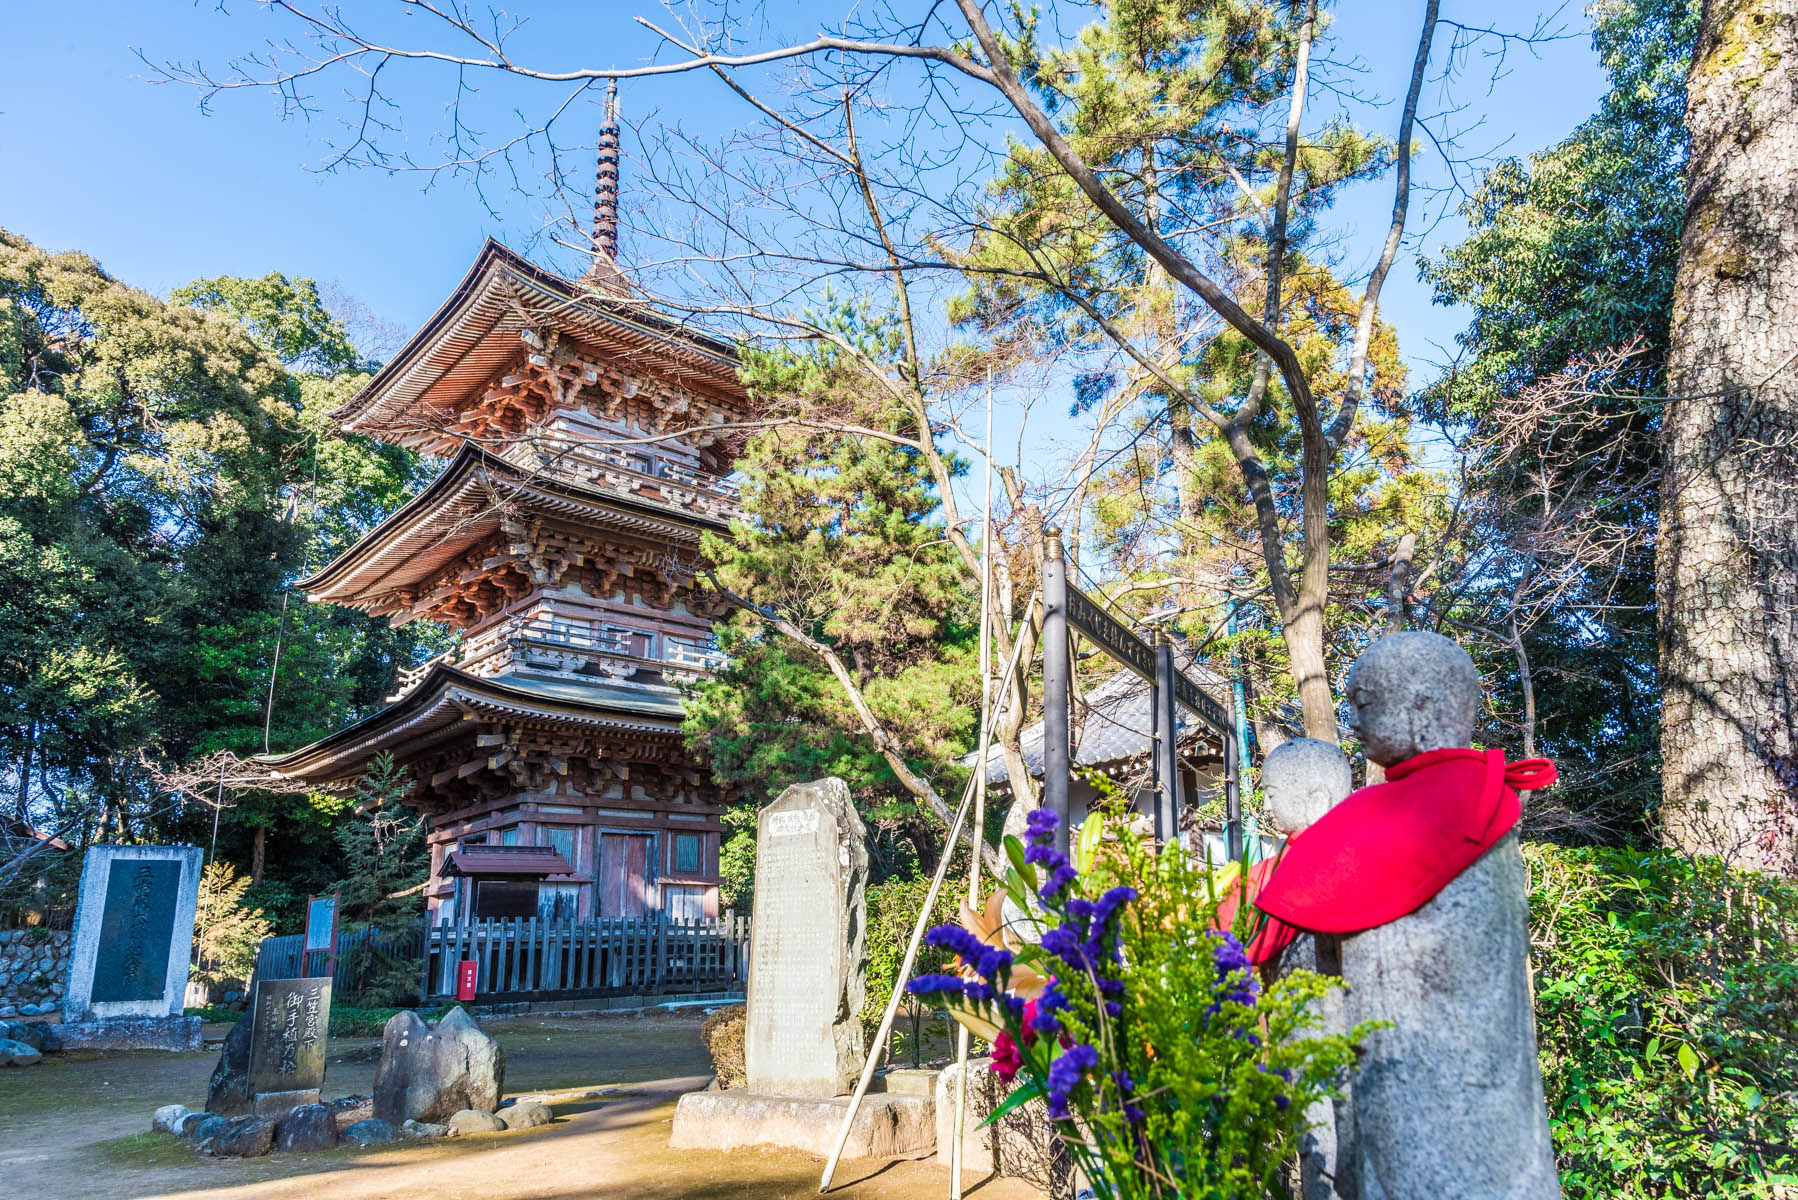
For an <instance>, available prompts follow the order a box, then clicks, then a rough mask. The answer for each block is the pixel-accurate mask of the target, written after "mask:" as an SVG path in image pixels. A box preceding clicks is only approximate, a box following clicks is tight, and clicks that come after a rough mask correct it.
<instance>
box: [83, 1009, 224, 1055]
mask: <svg viewBox="0 0 1798 1200" xmlns="http://www.w3.org/2000/svg"><path fill="white" fill-rule="evenodd" d="M50 1028H51V1029H52V1030H54V1031H55V1033H56V1036H57V1037H58V1038H61V1039H62V1048H63V1049H64V1050H199V1049H201V1048H202V1045H201V1038H200V1018H198V1017H112V1018H109V1019H107V1020H104V1021H68V1022H65V1023H63V1024H61V1025H52V1026H50Z"/></svg>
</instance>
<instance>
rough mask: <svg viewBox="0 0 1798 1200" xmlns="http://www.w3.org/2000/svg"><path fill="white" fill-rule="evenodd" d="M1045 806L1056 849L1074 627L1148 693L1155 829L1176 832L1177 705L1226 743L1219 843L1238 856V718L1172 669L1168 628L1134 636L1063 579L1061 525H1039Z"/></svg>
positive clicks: (1066, 775) (1065, 779)
mask: <svg viewBox="0 0 1798 1200" xmlns="http://www.w3.org/2000/svg"><path fill="white" fill-rule="evenodd" d="M1042 572H1043V806H1044V807H1045V808H1047V809H1048V810H1049V811H1050V812H1052V813H1054V814H1055V815H1056V816H1057V817H1058V818H1060V820H1059V822H1058V823H1057V824H1056V828H1055V838H1056V842H1055V845H1056V848H1057V849H1058V850H1060V851H1062V852H1063V853H1066V852H1067V848H1068V783H1069V780H1070V778H1071V773H1072V772H1071V768H1072V751H1071V747H1070V746H1069V738H1068V697H1069V693H1070V690H1071V681H1072V675H1073V659H1072V653H1071V647H1070V642H1069V639H1070V636H1071V634H1072V633H1079V634H1081V635H1083V636H1084V637H1086V638H1087V639H1088V640H1089V641H1091V642H1092V643H1093V644H1094V645H1096V646H1098V647H1099V649H1101V650H1103V651H1105V653H1107V654H1109V655H1110V656H1111V657H1112V658H1115V659H1116V660H1117V661H1118V662H1120V663H1122V664H1123V665H1124V666H1126V667H1129V668H1130V669H1131V670H1132V671H1135V672H1136V673H1137V674H1138V675H1140V676H1142V677H1143V678H1144V679H1145V680H1147V681H1148V682H1149V684H1150V685H1151V686H1152V688H1153V689H1154V690H1153V691H1152V693H1151V703H1150V711H1151V713H1152V718H1151V729H1152V732H1153V735H1154V750H1153V753H1152V754H1151V757H1150V761H1151V763H1152V764H1153V770H1154V780H1155V793H1156V796H1155V836H1156V837H1157V838H1158V839H1160V840H1162V841H1168V840H1172V839H1174V838H1176V837H1178V836H1179V831H1180V823H1179V822H1180V808H1181V797H1180V769H1179V752H1178V741H1179V737H1178V730H1179V724H1178V721H1177V719H1176V716H1175V712H1174V708H1175V705H1179V706H1180V707H1182V708H1185V709H1186V710H1187V711H1189V712H1191V713H1192V714H1193V715H1194V716H1196V717H1198V718H1199V720H1200V721H1202V722H1204V723H1205V725H1207V726H1208V727H1210V728H1211V729H1212V730H1213V731H1214V732H1215V733H1217V734H1218V737H1219V740H1220V741H1221V742H1222V743H1223V747H1224V844H1225V847H1226V849H1227V850H1228V852H1229V855H1230V857H1231V858H1233V859H1234V858H1240V857H1241V855H1242V786H1241V779H1240V773H1241V764H1240V763H1239V762H1238V761H1237V759H1238V754H1237V748H1236V732H1235V722H1234V721H1233V719H1232V716H1231V713H1230V711H1229V710H1228V709H1226V708H1225V707H1224V706H1223V705H1222V704H1219V703H1218V702H1217V701H1216V700H1215V699H1213V698H1212V697H1210V696H1208V695H1206V694H1205V693H1204V692H1202V691H1200V690H1199V686H1198V685H1197V684H1195V683H1194V682H1193V681H1192V680H1191V679H1189V678H1187V677H1186V675H1185V674H1184V673H1182V672H1180V671H1178V670H1176V669H1175V666H1174V647H1173V643H1172V641H1171V640H1170V639H1169V638H1168V636H1167V633H1166V631H1165V630H1160V631H1158V632H1157V637H1156V644H1155V645H1153V646H1151V645H1150V644H1149V643H1147V642H1145V641H1143V640H1142V639H1141V638H1139V637H1137V636H1136V635H1135V634H1134V633H1132V632H1130V630H1129V629H1127V628H1125V627H1124V626H1123V625H1122V624H1120V623H1119V622H1117V621H1116V620H1114V619H1113V618H1112V617H1110V616H1109V615H1107V614H1106V613H1105V611H1104V610H1103V609H1101V608H1100V607H1099V606H1098V604H1096V603H1094V601H1093V599H1092V598H1091V597H1090V596H1088V595H1087V594H1086V593H1085V592H1082V591H1081V590H1080V589H1079V588H1077V587H1074V586H1072V585H1071V584H1069V583H1068V569H1067V562H1066V560H1065V558H1064V555H1063V550H1062V543H1061V530H1059V529H1054V528H1050V529H1045V530H1044V531H1043V566H1042Z"/></svg>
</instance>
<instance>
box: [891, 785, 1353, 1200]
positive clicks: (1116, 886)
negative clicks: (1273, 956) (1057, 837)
mask: <svg viewBox="0 0 1798 1200" xmlns="http://www.w3.org/2000/svg"><path fill="white" fill-rule="evenodd" d="M1055 824H1056V818H1055V815H1054V814H1053V813H1051V812H1048V811H1047V810H1042V809H1039V810H1037V811H1036V812H1033V813H1031V814H1030V823H1029V827H1028V845H1026V844H1023V843H1020V842H1019V841H1018V839H1016V838H1006V839H1005V852H1006V855H1007V857H1008V858H1009V860H1010V864H1011V865H1010V868H1009V869H1008V870H1007V871H1006V873H1005V879H1004V887H1003V889H1002V890H1001V891H1000V892H997V893H995V894H994V896H993V898H992V900H991V901H990V902H989V903H988V904H987V905H986V906H985V907H984V909H983V910H981V911H979V912H974V911H971V910H969V909H967V908H966V907H965V906H964V909H963V923H962V924H960V925H939V926H937V927H936V928H934V929H932V930H931V931H930V932H929V933H928V934H927V935H926V940H927V941H928V942H929V943H930V944H931V945H933V946H937V947H940V948H942V949H945V950H948V951H950V952H952V953H953V954H955V955H956V958H957V966H956V970H955V972H954V973H952V974H940V975H925V976H920V977H919V978H916V979H913V980H912V981H911V983H910V987H911V990H912V991H913V992H914V993H917V994H919V995H920V996H924V997H929V998H932V999H933V1000H934V1001H935V1002H936V1003H939V1004H941V1005H943V1006H944V1007H945V1008H947V1009H948V1010H949V1012H950V1013H951V1014H952V1015H953V1016H954V1017H955V1018H956V1019H957V1020H959V1021H961V1022H962V1024H964V1025H966V1026H967V1027H968V1028H969V1030H970V1031H971V1032H973V1033H974V1034H975V1035H976V1036H977V1037H980V1038H983V1039H984V1040H986V1041H988V1042H990V1043H991V1045H992V1069H993V1071H994V1073H995V1074H996V1075H998V1076H999V1078H1000V1079H1001V1080H1003V1081H1004V1082H1006V1083H1008V1084H1013V1085H1015V1086H1014V1087H1013V1089H1012V1091H1011V1092H1010V1093H1009V1094H1008V1095H1007V1096H1006V1097H1005V1099H1004V1100H1003V1101H1002V1102H1001V1103H1000V1105H999V1106H998V1108H997V1109H995V1110H994V1112H993V1114H992V1115H991V1116H990V1117H989V1118H988V1123H989V1124H990V1123H992V1122H994V1121H997V1120H999V1119H1000V1118H1002V1117H1004V1116H1005V1115H1006V1114H1008V1113H1010V1112H1011V1111H1013V1110H1014V1109H1016V1108H1017V1107H1019V1106H1021V1105H1023V1104H1026V1103H1029V1102H1031V1101H1033V1100H1039V1099H1040V1100H1041V1101H1042V1102H1043V1103H1044V1105H1045V1107H1046V1109H1047V1113H1048V1117H1049V1119H1050V1120H1051V1121H1052V1122H1053V1123H1054V1126H1055V1128H1056V1130H1057V1132H1058V1134H1059V1136H1060V1138H1061V1139H1062V1142H1063V1143H1064V1144H1065V1145H1066V1147H1067V1150H1068V1152H1069V1154H1070V1156H1071V1157H1072V1159H1073V1161H1074V1164H1075V1165H1076V1166H1077V1167H1078V1168H1079V1169H1080V1170H1081V1172H1082V1173H1083V1174H1084V1175H1085V1177H1086V1179H1087V1182H1088V1185H1089V1186H1090V1187H1091V1188H1092V1189H1093V1191H1094V1192H1095V1193H1096V1194H1097V1195H1098V1196H1100V1197H1105V1198H1112V1200H1137V1198H1146V1197H1155V1198H1158V1200H1163V1198H1171V1197H1207V1198H1220V1200H1221V1198H1235V1197H1255V1198H1260V1197H1264V1196H1267V1195H1269V1194H1273V1193H1276V1192H1277V1191H1279V1190H1281V1188H1282V1178H1283V1172H1284V1170H1285V1166H1286V1164H1287V1162H1288V1161H1289V1160H1290V1159H1291V1158H1292V1157H1293V1156H1294V1155H1295V1154H1296V1152H1297V1149H1298V1141H1299V1138H1300V1136H1301V1135H1302V1134H1303V1133H1304V1131H1305V1129H1306V1127H1307V1122H1306V1117H1305V1110H1306V1109H1307V1108H1308V1107H1309V1106H1310V1105H1311V1104H1313V1103H1314V1102H1315V1101H1318V1100H1320V1099H1323V1098H1324V1097H1326V1096H1330V1095H1333V1094H1335V1091H1334V1089H1336V1088H1337V1087H1338V1086H1339V1084H1340V1082H1341V1080H1342V1078H1343V1076H1344V1075H1345V1073H1346V1072H1347V1070H1348V1068H1349V1067H1350V1066H1351V1065H1352V1063H1353V1062H1354V1055H1355V1044H1356V1043H1357V1042H1358V1041H1359V1040H1360V1038H1362V1037H1363V1036H1365V1034H1366V1032H1367V1029H1365V1028H1360V1029H1356V1030H1353V1031H1350V1032H1349V1033H1348V1034H1347V1035H1336V1036H1327V1035H1324V1034H1322V1033H1320V1032H1318V1027H1319V1026H1320V1024H1321V1018H1320V1017H1319V1015H1318V1007H1319V1006H1318V1005H1317V1004H1316V1001H1318V1000H1319V999H1320V998H1321V997H1322V996H1323V995H1324V994H1325V993H1326V992H1327V991H1328V990H1329V989H1330V988H1331V987H1333V986H1340V982H1339V981H1331V980H1326V979H1325V978H1323V977H1322V976H1319V975H1317V974H1315V973H1313V972H1309V971H1288V972H1286V973H1284V974H1282V975H1281V976H1280V977H1279V978H1278V980H1277V981H1275V982H1273V983H1271V984H1266V985H1264V984H1263V983H1262V982H1261V981H1260V980H1259V979H1258V978H1257V977H1256V973H1255V971H1254V969H1253V968H1252V967H1251V966H1250V964H1249V962H1248V959H1247V957H1246V955H1245V954H1244V953H1243V944H1244V942H1245V941H1248V940H1249V939H1250V938H1252V937H1253V935H1254V933H1255V932H1256V930H1255V929H1254V928H1253V925H1254V923H1255V921H1256V919H1257V916H1258V914H1255V912H1254V910H1253V908H1252V907H1251V906H1249V905H1246V904H1243V905H1238V906H1234V907H1235V908H1236V909H1237V912H1236V916H1235V925H1234V927H1233V928H1231V929H1219V928H1217V927H1216V922H1217V913H1218V909H1219V904H1220V901H1221V900H1222V899H1224V898H1225V896H1226V895H1228V894H1229V893H1230V890H1231V889H1232V888H1233V887H1235V886H1237V871H1238V867H1237V865H1236V864H1232V865H1231V866H1230V867H1229V868H1227V869H1226V870H1225V871H1224V872H1222V873H1221V874H1218V875H1214V874H1213V873H1212V872H1211V871H1210V870H1209V869H1207V867H1206V866H1205V865H1204V864H1203V863H1199V862H1194V861H1193V860H1192V859H1191V858H1189V857H1188V856H1187V855H1186V854H1185V853H1183V852H1181V851H1180V850H1178V849H1177V848H1169V849H1168V850H1166V851H1163V852H1157V851H1156V849H1155V847H1154V845H1153V843H1152V842H1150V841H1148V840H1147V839H1145V838H1143V837H1142V836H1140V835H1138V834H1135V833H1132V832H1131V831H1130V830H1129V829H1127V828H1124V829H1116V828H1114V829H1112V830H1107V829H1106V828H1105V822H1104V819H1103V818H1102V817H1099V816H1094V817H1092V818H1089V820H1088V821H1087V822H1086V824H1085V825H1084V826H1083V827H1082V829H1081V833H1080V838H1079V840H1078V845H1077V848H1076V851H1075V861H1073V862H1070V861H1069V860H1068V858H1067V857H1066V856H1065V855H1063V854H1061V853H1060V852H1059V851H1057V850H1056V849H1055V848H1054V833H1055ZM1007 912H1009V913H1010V914H1011V919H1010V920H1007V919H1005V914H1006V913H1007Z"/></svg>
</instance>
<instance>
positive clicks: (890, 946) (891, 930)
mask: <svg viewBox="0 0 1798 1200" xmlns="http://www.w3.org/2000/svg"><path fill="white" fill-rule="evenodd" d="M964 857H965V856H964ZM953 879H954V873H953V871H952V872H951V875H950V879H949V880H946V881H945V882H944V884H943V887H942V889H941V890H940V891H939V892H938V893H937V898H936V904H935V906H934V907H932V908H931V910H930V914H929V916H928V917H926V918H925V927H926V928H928V927H929V926H931V925H952V924H954V923H955V922H956V921H957V920H959V919H960V916H961V910H960V907H959V901H960V898H961V897H963V896H965V895H966V894H967V884H966V881H965V880H964V881H963V883H962V886H961V887H960V888H957V887H956V886H955V884H954V882H953ZM929 891H930V879H929V877H928V876H924V875H917V876H913V877H912V878H910V879H892V880H888V881H887V882H886V883H883V884H881V885H880V886H879V887H871V888H869V889H868V937H867V942H866V945H867V949H868V987H867V991H866V992H865V993H864V995H865V999H864V1000H863V1001H862V1024H863V1025H864V1026H866V1027H867V1028H868V1029H869V1030H872V1029H873V1027H874V1024H875V1023H876V1022H878V1021H879V1020H880V1018H881V1014H883V1013H885V1012H886V1007H887V1002H888V1001H890V1000H891V999H892V998H893V987H894V985H895V984H896V983H897V982H898V979H899V964H900V962H901V960H903V959H904V957H905V947H906V944H907V943H908V942H910V941H911V935H912V930H914V929H916V928H917V924H918V914H919V913H921V912H923V911H924V897H925V894H926V893H928V892H929ZM951 957H952V956H950V955H948V954H945V953H944V952H943V951H941V950H938V949H936V948H934V947H932V946H919V947H918V956H917V958H916V959H915V960H914V961H913V963H912V973H913V974H914V975H929V974H933V973H935V972H937V971H941V970H944V969H946V967H947V966H948V964H949V961H950V959H951Z"/></svg>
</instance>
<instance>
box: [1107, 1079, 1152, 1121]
mask: <svg viewBox="0 0 1798 1200" xmlns="http://www.w3.org/2000/svg"><path fill="white" fill-rule="evenodd" d="M1111 1082H1113V1083H1115V1084H1117V1089H1118V1099H1119V1101H1120V1102H1121V1111H1122V1112H1123V1114H1124V1120H1126V1121H1128V1122H1130V1124H1132V1125H1140V1124H1141V1123H1142V1121H1143V1118H1144V1115H1145V1114H1144V1113H1143V1110H1142V1109H1140V1108H1138V1107H1137V1106H1136V1105H1134V1104H1132V1103H1131V1102H1130V1093H1131V1092H1134V1091H1135V1090H1136V1080H1134V1079H1132V1078H1131V1077H1130V1072H1128V1071H1113V1072H1112V1074H1111Z"/></svg>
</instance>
